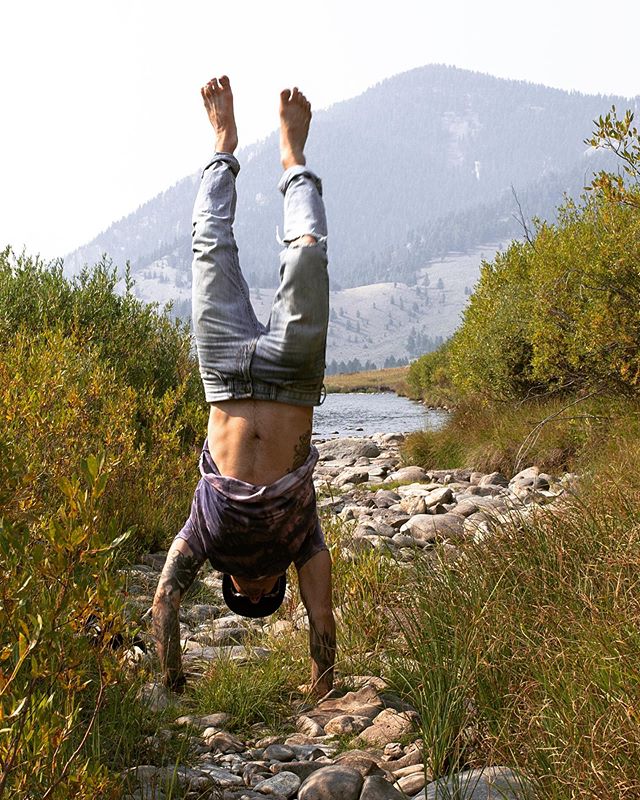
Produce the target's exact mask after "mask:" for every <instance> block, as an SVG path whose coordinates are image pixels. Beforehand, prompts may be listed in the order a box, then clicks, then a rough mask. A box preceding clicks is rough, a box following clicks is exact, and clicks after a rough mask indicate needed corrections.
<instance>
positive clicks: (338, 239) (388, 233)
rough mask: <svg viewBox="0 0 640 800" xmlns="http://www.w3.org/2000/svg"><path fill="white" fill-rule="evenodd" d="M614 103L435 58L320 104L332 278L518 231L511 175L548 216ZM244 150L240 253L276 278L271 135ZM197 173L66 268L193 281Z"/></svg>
mask: <svg viewBox="0 0 640 800" xmlns="http://www.w3.org/2000/svg"><path fill="white" fill-rule="evenodd" d="M612 102H616V103H617V104H618V105H619V106H624V105H625V100H624V99H623V98H620V97H604V96H587V95H582V94H579V93H577V92H571V93H569V92H564V91H560V90H557V89H549V88H547V87H544V86H537V85H532V84H528V83H525V82H522V81H509V80H503V79H499V78H494V77H491V76H488V75H482V74H479V73H474V72H469V71H466V70H460V69H456V68H453V67H444V66H427V67H422V68H420V69H415V70H412V71H410V72H407V73H403V74H401V75H397V76H395V77H393V78H390V79H388V80H386V81H384V82H382V83H380V84H378V85H377V86H374V87H373V88H371V89H369V90H368V91H366V92H364V94H362V95H360V96H358V97H355V98H353V99H351V100H347V101H345V102H342V103H338V104H336V105H334V106H332V107H330V108H329V109H327V110H324V111H319V112H316V114H315V115H314V122H313V129H312V134H311V139H310V143H309V148H308V155H309V159H308V160H309V163H310V165H312V166H313V167H314V168H315V169H316V170H317V171H318V172H319V174H320V175H321V176H322V178H323V181H324V186H325V197H326V202H327V209H328V214H329V220H330V235H331V240H330V241H331V263H332V275H333V279H334V281H335V282H337V283H339V284H340V285H342V286H355V285H360V284H363V283H372V282H376V281H381V280H389V279H393V278H394V277H396V276H395V275H394V274H393V272H394V270H395V269H396V267H398V268H401V270H402V273H403V276H404V277H405V279H408V280H409V281H410V280H411V277H412V274H413V273H414V272H415V271H416V270H417V269H419V268H421V267H422V266H424V263H425V261H426V260H428V259H429V258H433V257H435V256H442V255H444V254H445V253H447V252H449V251H451V250H466V249H467V248H469V247H473V246H475V245H478V244H479V243H480V242H482V241H489V240H491V239H495V238H497V237H500V238H503V237H506V236H509V235H510V234H513V233H515V232H517V225H516V223H515V221H514V220H513V219H512V218H511V214H510V212H511V211H512V210H513V209H514V207H515V204H514V202H513V197H512V193H511V187H512V186H513V187H514V189H515V191H516V193H517V194H518V195H519V196H522V195H524V194H527V195H528V198H529V202H528V206H529V208H527V209H525V210H526V211H528V213H530V214H540V215H544V216H547V215H548V214H550V213H551V212H552V210H553V208H554V207H555V205H557V203H558V202H559V200H560V199H561V195H562V191H563V190H565V189H568V190H570V191H573V192H575V191H576V190H578V191H579V189H580V188H581V187H582V186H583V185H584V181H585V178H586V177H588V174H589V173H590V171H591V161H590V159H589V158H588V157H587V150H586V148H585V145H584V144H583V140H584V138H585V137H586V136H587V135H588V134H589V133H590V131H591V129H592V120H593V119H594V118H595V117H597V116H598V115H599V114H601V113H602V112H604V111H606V110H607V109H608V107H609V106H610V105H611V103H612ZM203 124H206V122H205V120H204V117H203ZM206 157H207V154H203V160H204V159H206ZM239 158H240V161H241V163H242V165H243V166H242V171H241V173H240V177H239V180H238V192H239V203H238V213H237V228H236V232H237V238H238V243H239V246H240V251H241V257H242V263H243V265H244V269H245V271H246V273H247V276H248V279H249V283H250V284H251V285H259V286H269V285H273V284H274V282H275V279H276V264H277V261H276V254H277V251H278V245H277V242H276V238H275V231H276V226H277V225H281V215H282V203H281V199H280V197H279V195H278V193H277V191H276V188H275V187H276V183H277V180H278V176H279V163H278V150H277V137H276V134H275V133H274V134H272V135H271V136H269V137H268V138H267V139H266V140H264V141H263V142H261V143H259V144H257V145H255V146H252V147H249V148H245V149H244V150H243V151H241V152H240V153H239ZM196 183H197V176H190V177H188V178H185V179H184V180H182V181H180V182H179V183H178V184H176V185H175V186H174V187H172V188H171V189H168V190H167V191H165V192H163V193H162V194H160V195H158V196H157V197H155V198H154V199H152V200H150V201H149V202H148V203H146V204H145V205H143V206H141V207H140V208H139V209H138V210H137V211H135V212H134V213H132V214H131V215H129V216H128V217H125V218H124V219H122V220H120V221H119V222H117V223H115V224H113V225H112V226H111V227H110V228H109V229H108V230H106V231H105V232H104V233H102V234H100V236H98V237H97V238H96V239H94V240H93V241H92V242H90V243H89V244H87V245H86V246H84V247H82V248H80V249H79V250H77V251H76V252H74V253H72V254H71V255H70V256H69V257H68V259H67V266H68V268H69V269H70V270H72V271H75V270H77V269H78V268H79V267H80V266H81V265H82V264H83V263H86V262H92V261H95V260H96V258H98V257H99V256H100V255H101V253H103V252H106V253H108V254H109V255H110V256H111V257H112V258H113V259H114V261H115V262H116V263H117V264H123V263H124V261H126V260H130V261H131V262H132V265H133V268H134V276H135V273H140V272H143V271H145V270H149V269H153V265H154V264H155V263H156V262H158V261H160V262H161V265H162V266H169V267H170V268H173V269H176V270H177V271H178V273H183V275H184V278H183V280H184V282H186V284H188V283H189V281H190V275H189V265H190V261H191V244H190V229H191V223H190V216H191V206H192V203H193V197H194V193H195V187H196ZM452 214H454V215H456V216H455V217H454V218H453V219H452V217H451V215H452ZM501 219H502V223H500V220H501ZM469 220H472V221H473V224H472V225H471V226H470V225H469V224H468V223H469ZM452 222H453V224H452ZM500 224H502V227H501V229H500V230H497V228H498V227H499V226H500ZM402 248H404V251H405V257H404V258H399V256H398V252H399V251H400V250H401V249H402Z"/></svg>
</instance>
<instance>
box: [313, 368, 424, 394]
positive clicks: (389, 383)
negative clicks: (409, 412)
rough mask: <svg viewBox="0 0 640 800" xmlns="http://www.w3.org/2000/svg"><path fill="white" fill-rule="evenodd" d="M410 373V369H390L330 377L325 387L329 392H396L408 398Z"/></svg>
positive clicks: (325, 381)
mask: <svg viewBox="0 0 640 800" xmlns="http://www.w3.org/2000/svg"><path fill="white" fill-rule="evenodd" d="M408 371H409V367H390V368H389V369H374V370H369V371H367V372H350V373H346V374H344V375H328V376H327V377H325V380H324V385H325V386H326V389H327V392H395V393H396V394H399V395H401V396H403V397H406V396H407V395H408V394H409V385H408V384H407V373H408Z"/></svg>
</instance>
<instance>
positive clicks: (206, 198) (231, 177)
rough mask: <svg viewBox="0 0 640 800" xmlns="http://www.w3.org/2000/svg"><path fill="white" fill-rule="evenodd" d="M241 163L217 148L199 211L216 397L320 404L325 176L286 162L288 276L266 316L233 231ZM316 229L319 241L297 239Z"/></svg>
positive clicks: (198, 247)
mask: <svg viewBox="0 0 640 800" xmlns="http://www.w3.org/2000/svg"><path fill="white" fill-rule="evenodd" d="M239 169H240V165H239V164H238V161H237V160H236V158H235V157H234V156H233V155H231V154H229V153H216V154H215V156H214V157H213V160H212V161H211V162H210V163H209V164H208V165H207V167H205V169H204V171H203V173H202V181H201V183H200V189H199V191H198V196H197V198H196V203H195V208H194V211H193V253H194V258H193V327H194V332H195V339H196V347H197V351H198V361H199V364H200V375H201V377H202V382H203V385H204V390H205V396H206V399H207V402H209V403H216V402H220V401H222V400H229V399H232V398H235V399H240V398H249V397H253V398H255V399H258V400H276V401H279V402H282V403H292V404H294V405H303V406H313V405H318V404H319V403H320V402H321V400H320V398H321V394H322V381H323V377H324V368H325V349H326V341H327V325H328V321H329V278H328V273H327V222H326V216H325V211H324V204H323V202H322V184H321V182H320V179H319V178H318V177H317V176H316V175H314V173H313V172H311V171H310V170H308V169H307V168H306V167H303V166H294V167H291V168H289V169H288V170H286V171H285V173H284V174H283V176H282V179H281V181H280V183H279V186H278V188H279V189H280V191H281V192H282V193H283V195H284V244H285V245H286V246H285V249H284V250H283V251H282V252H281V254H280V285H279V287H278V291H277V292H276V295H275V298H274V300H273V306H272V308H271V316H270V318H269V322H268V323H267V325H266V326H265V325H262V324H261V323H260V322H259V321H258V319H257V318H256V315H255V313H254V310H253V307H252V305H251V300H250V298H249V288H248V286H247V282H246V281H245V279H244V276H243V274H242V271H241V269H240V264H239V261H238V248H237V246H236V242H235V239H234V236H233V221H234V216H235V209H236V176H237V174H238V171H239ZM305 234H309V235H311V236H313V237H314V238H315V239H316V240H317V243H316V244H314V245H302V246H298V245H297V243H296V241H295V240H296V239H298V238H299V237H301V236H304V235H305Z"/></svg>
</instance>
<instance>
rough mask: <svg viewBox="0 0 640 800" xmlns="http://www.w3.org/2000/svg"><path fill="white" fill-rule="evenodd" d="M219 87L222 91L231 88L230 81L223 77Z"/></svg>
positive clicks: (225, 76)
mask: <svg viewBox="0 0 640 800" xmlns="http://www.w3.org/2000/svg"><path fill="white" fill-rule="evenodd" d="M220 86H222V88H223V89H229V88H230V87H231V81H230V80H229V77H228V76H227V75H223V76H222V77H221V78H220Z"/></svg>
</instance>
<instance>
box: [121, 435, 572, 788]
mask: <svg viewBox="0 0 640 800" xmlns="http://www.w3.org/2000/svg"><path fill="white" fill-rule="evenodd" d="M402 439H403V437H402V435H395V434H387V435H377V436H373V437H368V438H362V439H357V438H349V439H336V440H330V441H326V442H318V443H317V447H318V450H319V454H320V460H319V462H318V465H317V468H316V472H315V484H316V490H317V492H318V498H319V500H318V505H319V508H320V509H321V513H322V514H323V515H325V519H326V518H327V517H331V516H332V515H335V516H337V517H339V518H340V519H341V520H342V521H344V522H345V523H348V524H350V525H351V527H352V529H353V530H352V535H351V536H350V537H349V538H348V539H347V540H346V542H345V543H344V545H343V547H344V549H345V550H346V551H347V555H348V557H357V554H358V553H360V552H362V551H365V550H374V551H375V550H377V551H380V552H386V553H390V554H392V555H393V556H394V558H395V559H396V560H397V561H398V563H405V564H409V563H410V562H411V561H412V560H414V559H415V558H416V555H417V553H421V554H422V555H424V556H426V557H430V556H431V554H436V553H437V554H438V558H441V557H442V556H443V555H444V556H445V557H446V558H456V557H457V556H458V554H459V551H460V546H461V544H462V543H464V542H466V541H472V542H479V541H480V540H482V539H484V538H486V537H487V536H490V535H491V533H492V532H493V531H495V530H496V529H497V528H499V527H500V526H501V525H504V524H506V523H509V524H513V523H515V524H520V523H522V522H525V521H526V520H527V519H530V518H531V516H532V515H536V514H541V513H548V512H549V511H550V510H554V509H555V510H559V509H560V508H561V506H562V503H563V500H564V498H565V497H566V495H567V491H568V490H570V489H571V488H572V487H573V485H574V483H575V480H576V477H575V476H574V475H569V474H565V475H562V476H552V475H547V474H543V473H541V472H540V471H539V470H538V469H537V468H536V467H534V466H532V467H528V468H527V469H524V470H522V471H521V472H519V473H518V474H517V475H515V476H513V477H512V478H511V479H508V478H507V477H506V476H504V475H501V474H499V473H491V474H482V473H478V472H474V471H472V470H466V469H461V470H424V469H422V468H421V467H418V466H402V461H401V455H400V446H401V443H402ZM434 557H435V555H434ZM163 562H164V554H162V553H155V554H149V555H148V556H146V557H144V558H143V559H142V563H141V564H139V565H136V566H134V567H132V568H130V569H128V570H127V571H126V572H127V575H126V578H127V590H128V593H129V597H130V608H131V610H132V613H133V614H134V615H136V616H137V617H138V618H139V619H141V620H142V624H143V625H144V624H148V622H149V619H150V611H149V606H150V602H151V597H152V593H153V590H154V589H155V584H156V582H157V580H158V577H159V571H160V569H161V567H162V564H163ZM200 580H201V582H202V584H203V585H204V586H206V587H207V589H208V590H209V591H210V592H211V594H212V596H213V597H215V602H213V603H207V604H205V603H194V602H189V600H188V598H187V599H186V600H185V602H184V603H183V607H182V609H181V635H182V638H183V649H184V661H185V668H186V669H187V670H188V672H189V673H190V674H191V676H192V680H197V676H198V675H201V674H202V673H203V672H204V671H205V670H206V669H207V668H208V666H209V665H210V664H211V662H212V661H215V660H216V659H231V660H233V661H239V662H242V663H244V662H247V663H250V662H251V661H252V660H254V659H260V658H264V657H266V656H267V655H268V653H269V643H270V641H273V638H272V637H273V636H278V635H280V634H282V635H285V634H286V632H287V631H290V630H291V629H292V627H297V628H300V627H304V626H305V625H306V624H307V621H306V617H305V614H304V608H303V607H302V606H298V608H297V610H296V612H295V614H294V618H293V619H291V620H289V619H281V620H279V621H276V622H271V621H270V620H264V621H249V620H245V619H242V618H240V617H237V616H236V615H234V614H231V613H229V612H228V610H227V609H226V607H225V606H224V603H223V602H222V597H221V581H220V576H219V575H218V574H217V573H215V572H212V571H208V572H205V571H204V570H203V573H202V575H201V576H200ZM338 606H339V603H338ZM338 610H339V609H338ZM338 617H339V614H338ZM338 636H340V633H339V630H338ZM249 643H250V644H249ZM343 678H345V679H347V678H348V684H349V686H350V687H355V689H354V690H353V691H350V692H347V693H346V694H345V693H344V691H342V692H341V691H340V690H339V689H337V690H334V692H332V693H331V694H330V695H329V696H327V697H326V698H324V699H323V700H322V701H321V702H319V703H318V704H316V705H314V706H310V707H306V708H303V709H298V711H297V712H294V710H293V709H292V715H291V720H290V722H291V724H292V727H295V729H296V730H297V732H296V733H294V734H290V735H283V736H269V737H267V738H264V736H262V737H261V736H260V735H257V736H256V737H253V738H239V737H238V736H237V735H235V734H233V733H231V732H230V730H229V728H230V723H232V720H231V719H230V717H229V715H228V714H227V713H226V711H225V709H224V708H212V709H211V713H210V714H209V715H207V716H193V715H191V716H179V717H178V718H176V719H175V720H174V723H173V724H172V726H171V727H167V728H166V729H165V728H161V729H160V730H159V731H158V733H157V734H156V735H155V736H154V737H152V738H151V740H150V741H149V742H147V745H148V746H149V748H150V749H151V751H153V750H154V748H155V749H156V750H157V751H158V752H160V750H161V749H162V748H161V745H162V743H163V741H166V739H167V738H170V737H175V736H186V740H187V745H188V746H187V747H185V753H186V755H185V757H184V760H183V762H182V763H181V764H180V765H176V764H174V763H171V764H164V763H162V758H161V757H160V756H158V758H157V759H151V760H152V761H154V763H152V764H148V765H141V766H138V767H136V768H134V769H133V770H131V771H130V772H129V773H128V775H127V776H126V777H127V785H130V786H132V788H131V791H132V792H133V794H132V795H129V797H132V798H144V800H147V798H154V800H162V798H165V797H168V793H167V787H168V786H170V785H171V783H172V782H173V783H175V784H176V785H178V786H179V787H181V788H180V791H181V792H182V794H180V795H179V796H184V797H187V798H190V800H196V798H223V800H264V798H271V800H282V799H283V798H287V799H288V800H291V798H298V800H324V799H325V798H326V799H327V800H329V798H333V799H334V800H338V798H343V799H344V800H358V798H359V800H387V799H388V800H402V798H412V799H413V800H423V799H425V800H426V799H427V798H435V797H449V796H452V797H453V796H455V797H457V798H461V799H463V798H464V799H468V798H473V799H474V800H480V798H491V797H495V798H498V797H500V798H513V799H514V800H516V798H526V797H530V796H531V791H530V789H529V788H528V786H527V783H526V781H525V780H524V779H523V778H522V777H521V776H518V775H517V774H516V773H514V772H513V771H511V770H510V769H509V768H508V767H506V766H504V767H495V766H494V767H490V768H489V767H487V768H485V769H475V770H467V771H465V772H459V773H457V774H454V775H452V776H450V777H449V779H448V780H444V779H440V780H439V781H432V780H431V778H432V776H430V775H429V774H426V773H425V769H424V766H423V762H424V754H423V748H422V741H421V739H420V719H419V715H418V713H417V711H416V710H415V709H414V708H412V707H410V706H409V705H407V704H406V703H405V702H403V701H402V700H401V699H400V698H399V697H398V696H396V695H394V694H393V693H392V692H390V691H389V688H388V686H387V685H386V683H385V682H384V680H382V679H381V678H379V677H375V676H367V675H364V676H362V675H360V676H343ZM338 683H339V682H338ZM143 697H144V699H145V702H146V703H147V704H148V705H149V707H150V708H151V709H157V710H159V709H163V708H165V709H166V707H167V706H168V707H169V708H170V707H171V705H170V704H171V702H172V698H170V697H169V696H167V695H166V694H165V693H164V691H163V690H162V688H161V687H159V686H157V685H155V684H148V685H146V686H145V687H144V688H143ZM165 714H166V711H165ZM345 742H346V743H347V744H346V747H347V749H346V750H345ZM186 764H188V766H187V765H186ZM454 791H457V794H454ZM173 796H175V794H174V795H173Z"/></svg>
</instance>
